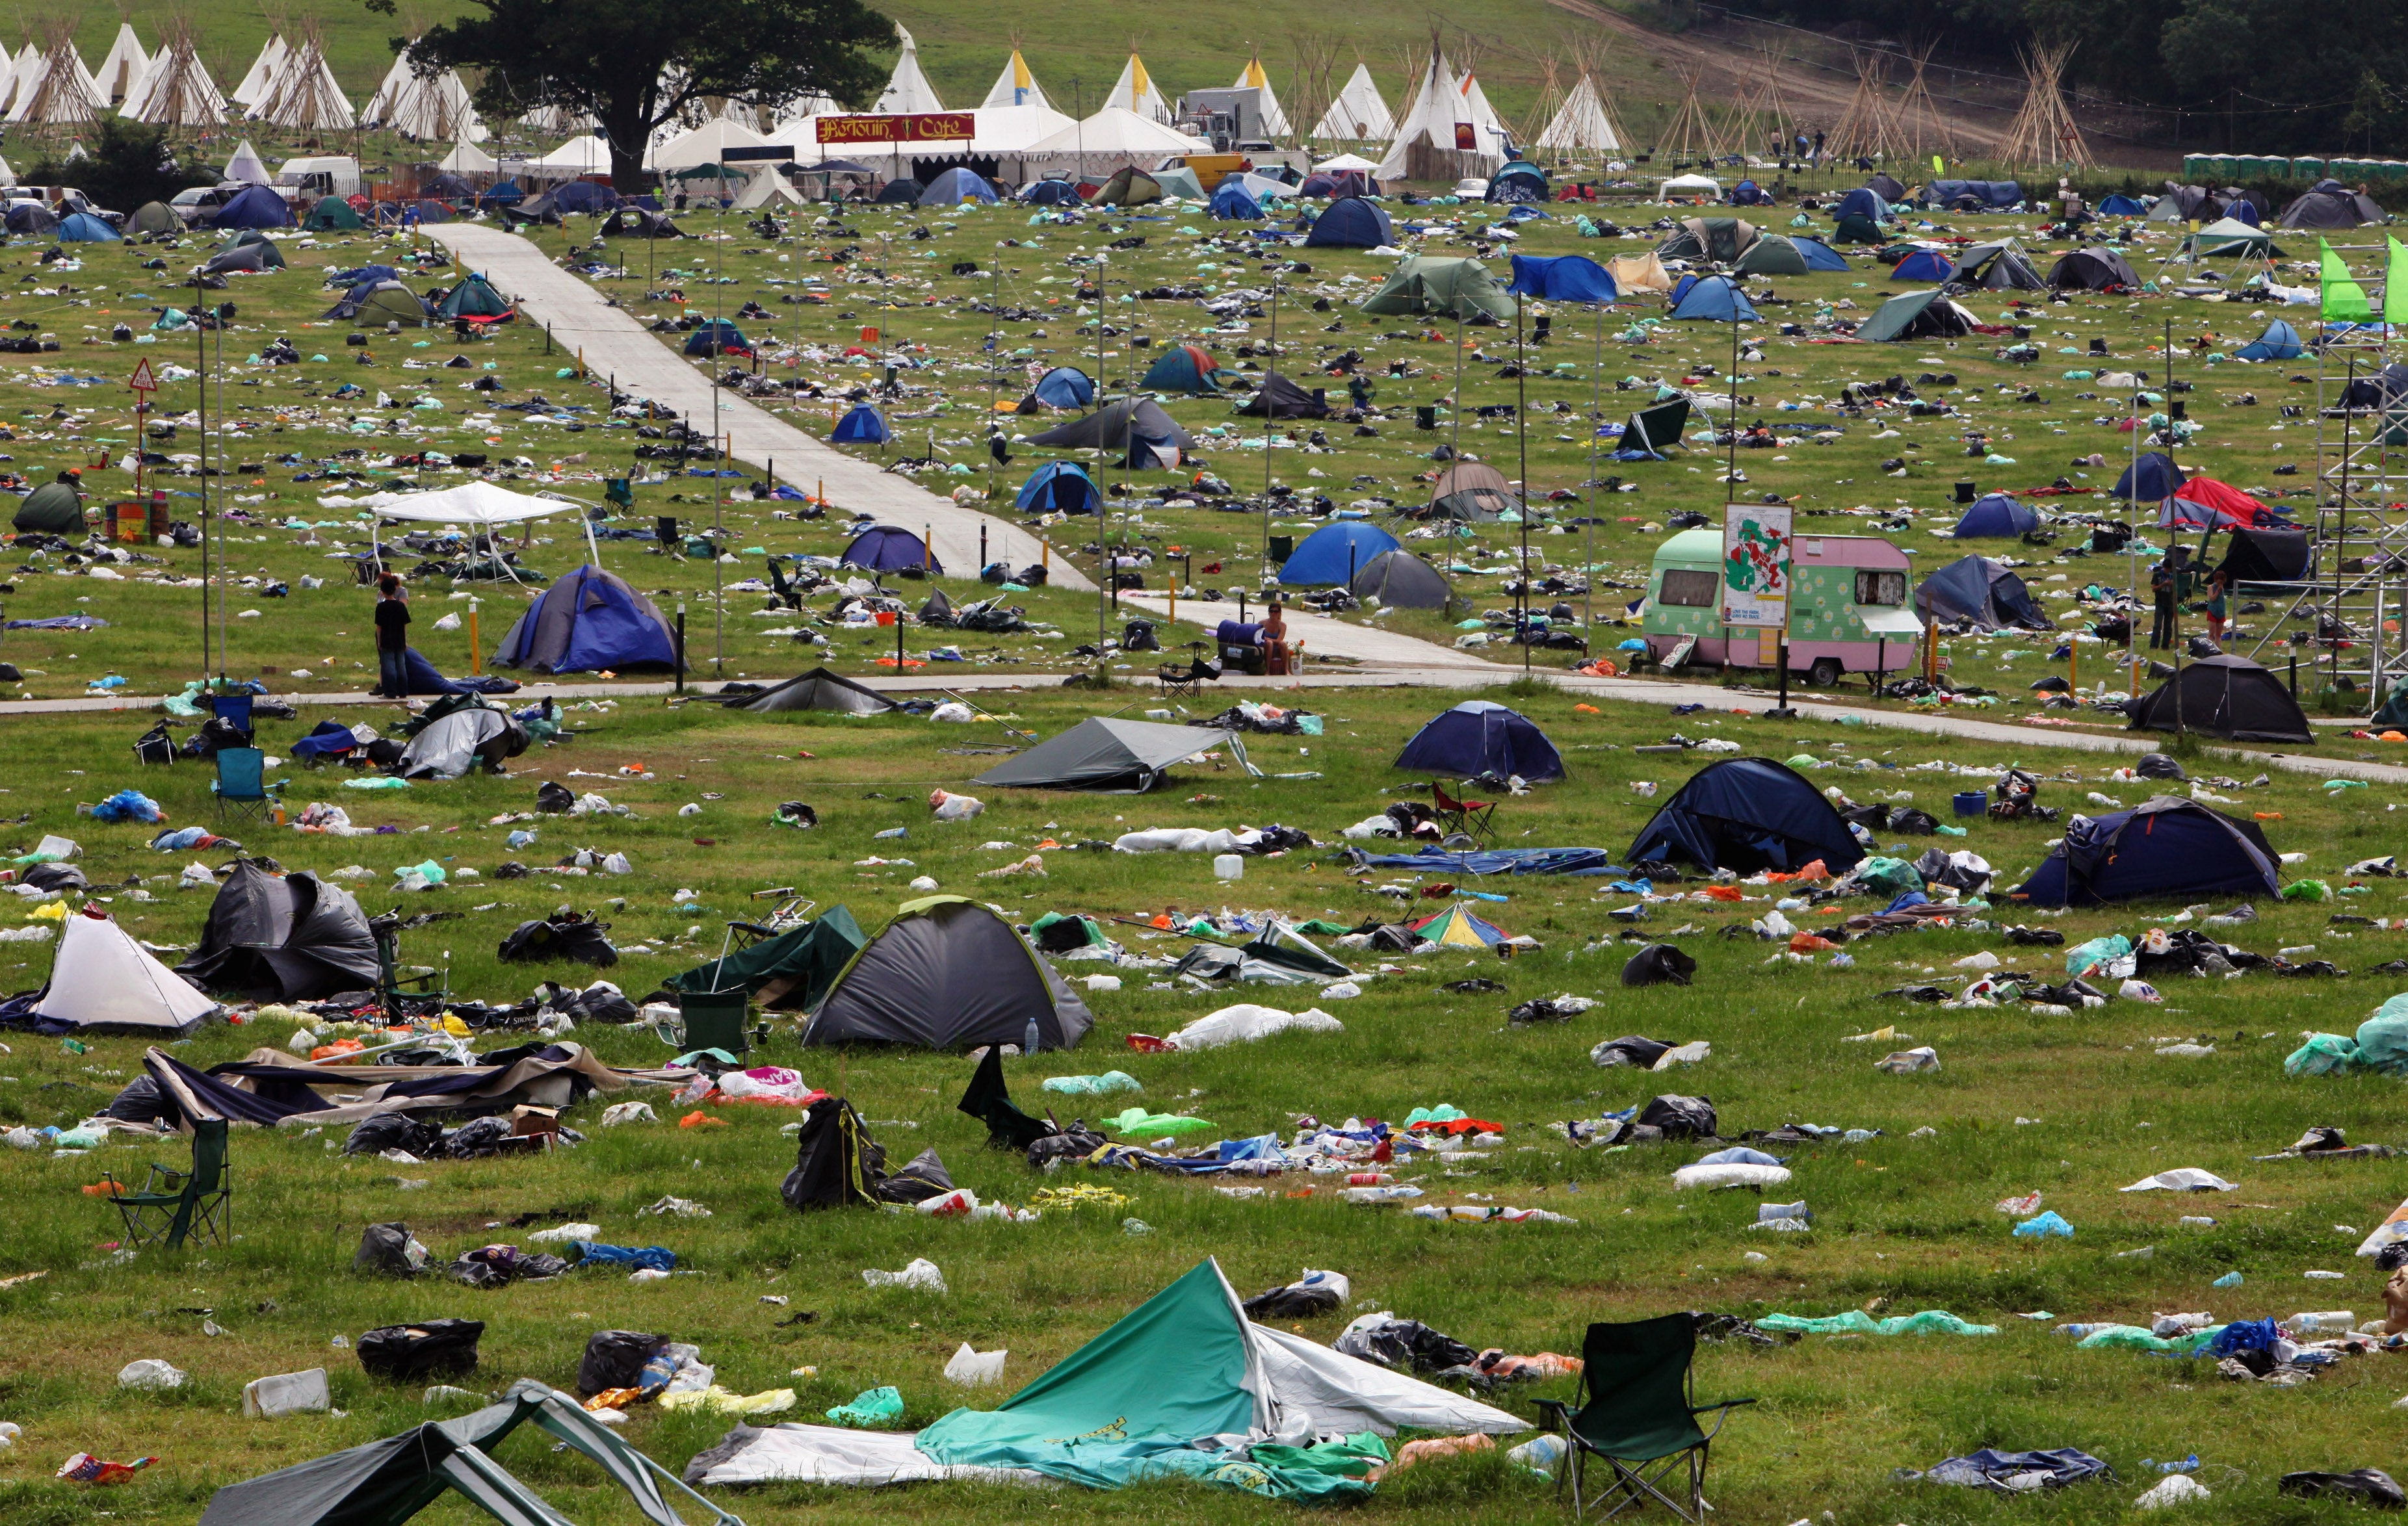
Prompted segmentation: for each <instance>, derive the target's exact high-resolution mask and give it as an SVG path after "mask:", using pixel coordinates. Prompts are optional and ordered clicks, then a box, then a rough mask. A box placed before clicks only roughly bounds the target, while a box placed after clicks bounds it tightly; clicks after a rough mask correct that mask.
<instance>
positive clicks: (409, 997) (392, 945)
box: [368, 913, 452, 1022]
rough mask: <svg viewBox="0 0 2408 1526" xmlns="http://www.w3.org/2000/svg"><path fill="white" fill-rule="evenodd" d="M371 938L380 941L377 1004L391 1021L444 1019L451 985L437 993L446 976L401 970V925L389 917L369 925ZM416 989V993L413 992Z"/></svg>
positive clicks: (419, 969) (424, 970)
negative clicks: (438, 984)
mask: <svg viewBox="0 0 2408 1526" xmlns="http://www.w3.org/2000/svg"><path fill="white" fill-rule="evenodd" d="M368 934H369V936H371V937H373V938H374V939H375V940H376V951H377V1002H378V1005H380V1006H381V1007H383V1009H384V1015H385V1019H386V1020H388V1021H404V1022H406V1021H408V1020H410V1019H411V1018H437V1017H441V1016H442V1015H443V1008H444V1005H445V1004H446V1003H448V1002H450V1001H451V999H452V992H451V990H450V988H449V982H445V984H444V986H443V987H442V988H441V989H437V981H438V980H442V978H443V976H442V972H441V971H438V970H433V969H428V968H426V967H424V966H423V965H417V964H413V965H411V966H410V967H409V970H408V971H407V972H404V970H403V969H402V966H401V921H400V919H399V918H398V917H396V916H394V915H393V914H391V913H387V914H386V915H384V916H382V917H378V918H374V919H372V920H370V921H369V922H368ZM413 987H414V988H416V989H415V990H412V989H410V988H413Z"/></svg>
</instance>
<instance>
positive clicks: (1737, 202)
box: [1727, 180, 1772, 207]
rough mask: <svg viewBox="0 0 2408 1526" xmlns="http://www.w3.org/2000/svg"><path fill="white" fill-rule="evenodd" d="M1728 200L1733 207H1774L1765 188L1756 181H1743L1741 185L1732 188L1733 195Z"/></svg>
mask: <svg viewBox="0 0 2408 1526" xmlns="http://www.w3.org/2000/svg"><path fill="white" fill-rule="evenodd" d="M1727 200H1728V201H1729V202H1730V204H1731V205H1732V206H1733V207H1770V206H1771V205H1772V198H1771V197H1770V196H1769V195H1767V194H1766V193H1765V190H1764V187H1762V186H1760V185H1758V184H1756V182H1755V181H1754V180H1742V181H1741V182H1740V183H1739V184H1737V185H1735V186H1733V187H1731V193H1730V195H1729V197H1728V198H1727Z"/></svg>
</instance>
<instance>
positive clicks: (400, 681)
mask: <svg viewBox="0 0 2408 1526" xmlns="http://www.w3.org/2000/svg"><path fill="white" fill-rule="evenodd" d="M377 592H379V593H380V594H381V595H382V597H380V598H379V599H378V600H377V606H376V641H377V692H379V693H380V694H382V695H384V696H385V697H386V698H387V699H408V698H409V662H408V656H409V591H408V590H407V589H405V588H404V587H403V586H402V581H401V577H400V575H399V574H398V573H391V572H389V573H386V574H385V575H384V576H383V577H381V578H378V579H377Z"/></svg>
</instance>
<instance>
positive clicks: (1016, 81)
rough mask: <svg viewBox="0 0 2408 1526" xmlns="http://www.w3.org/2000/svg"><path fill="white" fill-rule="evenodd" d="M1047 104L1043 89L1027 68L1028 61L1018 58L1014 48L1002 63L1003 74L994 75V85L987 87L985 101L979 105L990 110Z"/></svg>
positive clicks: (1017, 50)
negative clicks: (993, 108)
mask: <svg viewBox="0 0 2408 1526" xmlns="http://www.w3.org/2000/svg"><path fill="white" fill-rule="evenodd" d="M1048 104H1049V103H1048V102H1047V101H1046V99H1045V92H1044V89H1043V88H1042V87H1041V86H1039V84H1038V83H1037V76H1036V74H1035V72H1034V71H1032V70H1031V69H1030V68H1029V67H1028V61H1027V60H1026V59H1024V58H1022V57H1021V56H1020V50H1019V49H1017V48H1014V49H1013V50H1011V57H1010V58H1008V59H1006V60H1005V61H1004V64H1003V72H1002V73H1001V74H999V75H996V77H995V83H994V84H993V85H991V86H989V87H988V89H987V93H986V99H985V100H983V101H981V102H980V103H979V105H980V106H981V107H990V108H991V107H1003V106H1045V105H1048Z"/></svg>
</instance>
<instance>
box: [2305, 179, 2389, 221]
mask: <svg viewBox="0 0 2408 1526" xmlns="http://www.w3.org/2000/svg"><path fill="white" fill-rule="evenodd" d="M2380 221H2383V208H2382V207H2377V206H2375V205H2374V203H2373V201H2372V200H2371V199H2370V198H2368V197H2365V196H2361V195H2359V194H2358V193H2357V192H2354V191H2351V190H2350V189H2348V188H2347V187H2345V186H2343V184H2342V183H2341V182H2340V181H2339V180H2318V181H2317V182H2316V183H2315V186H2313V187H2312V188H2310V189H2309V191H2308V192H2307V193H2306V194H2305V195H2302V196H2300V198H2299V199H2298V200H2296V201H2294V202H2292V203H2291V205H2290V206H2288V207H2284V208H2283V216H2282V219H2281V225H2282V226H2283V227H2286V228H2355V227H2357V226H2358V224H2360V223H2363V222H2380Z"/></svg>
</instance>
